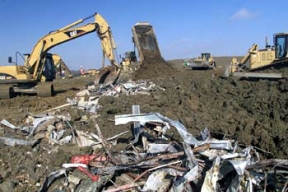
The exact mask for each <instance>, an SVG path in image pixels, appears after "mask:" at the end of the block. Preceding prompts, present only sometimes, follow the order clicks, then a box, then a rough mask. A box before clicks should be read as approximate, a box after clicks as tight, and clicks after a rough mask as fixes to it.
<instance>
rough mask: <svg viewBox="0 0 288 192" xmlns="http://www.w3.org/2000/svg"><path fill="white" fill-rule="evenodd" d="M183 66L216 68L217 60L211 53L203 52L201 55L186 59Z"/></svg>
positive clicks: (193, 68)
mask: <svg viewBox="0 0 288 192" xmlns="http://www.w3.org/2000/svg"><path fill="white" fill-rule="evenodd" d="M183 66H184V67H189V68H191V69H192V70H207V69H214V67H216V62H215V60H214V58H213V57H212V56H211V53H201V57H197V58H193V59H189V60H186V61H184V63H183Z"/></svg>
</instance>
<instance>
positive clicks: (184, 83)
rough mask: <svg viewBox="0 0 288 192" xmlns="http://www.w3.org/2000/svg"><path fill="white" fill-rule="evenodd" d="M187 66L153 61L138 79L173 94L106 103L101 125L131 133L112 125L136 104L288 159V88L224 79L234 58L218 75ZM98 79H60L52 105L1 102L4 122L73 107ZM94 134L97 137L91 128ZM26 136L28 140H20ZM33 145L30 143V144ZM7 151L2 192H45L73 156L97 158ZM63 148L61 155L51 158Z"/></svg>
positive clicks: (43, 147)
mask: <svg viewBox="0 0 288 192" xmlns="http://www.w3.org/2000/svg"><path fill="white" fill-rule="evenodd" d="M182 61H183V60H172V61H168V62H164V61H161V62H155V61H149V62H148V63H146V64H145V67H143V68H141V69H140V70H139V71H137V73H136V74H135V77H134V80H138V79H149V80H150V81H153V82H154V83H156V84H157V85H159V86H161V87H163V88H165V91H157V92H155V93H152V94H151V95H134V96H124V95H122V96H120V97H117V98H115V97H112V96H110V97H102V98H101V99H100V104H101V105H102V106H103V107H102V108H101V110H100V112H99V113H100V116H99V118H98V124H99V126H100V128H101V130H102V132H103V134H104V136H105V137H108V136H113V135H115V134H116V133H120V132H122V131H125V130H129V128H130V126H128V125H122V126H115V125H114V123H113V121H111V119H114V115H116V114H127V113H131V107H132V105H136V104H137V105H140V107H141V112H144V113H145V112H158V113H160V114H162V115H164V116H167V117H169V118H171V119H173V120H179V121H180V122H181V123H182V124H184V125H185V126H186V127H187V129H188V130H189V132H191V133H192V134H199V132H200V131H201V130H203V129H204V128H205V127H207V128H208V129H209V130H210V131H211V133H212V134H213V135H214V136H217V137H218V138H220V139H221V138H223V137H229V138H232V139H236V140H237V141H238V142H239V143H240V144H248V145H253V146H256V147H258V148H259V149H261V151H263V152H261V155H262V156H263V157H264V158H287V157H288V149H287V148H288V140H287V127H288V125H287V122H288V99H287V98H288V81H287V80H273V81H271V80H253V81H248V80H245V79H244V80H239V79H235V78H228V79H227V78H221V77H220V76H221V75H222V74H223V71H224V66H225V65H226V64H228V63H229V61H230V58H229V57H227V58H224V57H222V58H216V62H217V68H216V69H215V70H209V71H192V70H187V69H184V68H183V67H182ZM91 81H93V77H85V78H72V79H64V80H63V79H60V80H57V81H56V82H55V88H56V90H57V91H58V94H57V95H55V96H54V97H51V98H39V97H36V96H21V97H16V98H12V99H9V100H0V107H1V110H0V120H2V119H6V120H8V121H9V122H11V123H13V124H15V125H21V124H23V120H24V119H25V115H26V114H27V113H32V114H37V113H39V112H42V111H45V110H47V109H50V108H52V107H57V106H59V105H62V104H65V103H66V98H67V97H68V98H73V97H74V96H75V94H76V93H77V92H79V90H81V89H83V88H84V85H86V84H87V83H89V82H91ZM68 112H69V113H71V116H72V119H73V120H75V123H74V126H76V127H78V128H79V129H81V127H80V123H79V119H80V118H81V116H82V115H83V112H82V111H80V110H76V109H73V110H72V109H69V110H68ZM0 128H1V129H0V136H10V137H14V136H16V135H17V137H19V133H16V132H13V131H11V130H9V129H7V128H5V127H4V126H0ZM85 129H87V130H89V131H90V132H94V133H96V131H95V127H94V125H93V123H92V122H89V126H88V128H87V127H86V128H85ZM20 135H21V134H20ZM24 138H25V137H24ZM0 146H1V151H0V164H1V166H0V189H1V190H2V191H37V190H38V189H39V186H38V187H37V186H36V185H37V183H40V184H42V183H43V181H44V179H45V177H46V176H47V175H48V174H49V173H50V172H51V171H54V170H57V169H59V168H60V167H61V165H62V163H67V162H69V160H70V158H71V157H72V156H73V155H79V154H89V153H91V149H90V148H87V149H86V148H84V149H83V148H82V149H79V148H78V147H77V146H74V145H65V146H60V147H56V146H49V145H47V143H45V141H43V142H41V143H40V145H39V146H37V147H35V148H33V149H31V147H23V146H15V147H9V146H5V145H3V144H1V145H0ZM51 149H55V150H56V151H57V152H56V153H51V154H48V153H47V151H48V150H51Z"/></svg>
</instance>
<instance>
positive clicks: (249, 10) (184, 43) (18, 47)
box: [0, 0, 288, 69]
mask: <svg viewBox="0 0 288 192" xmlns="http://www.w3.org/2000/svg"><path fill="white" fill-rule="evenodd" d="M287 6H288V1H286V0H277V1H258V0H205V1H203V0H182V1H181V0H179V1H176V0H174V1H172V0H166V1H164V0H154V1H153V0H146V1H144V0H109V1H105V0H70V1H68V0H0V24H1V35H0V51H1V57H0V65H7V64H8V61H7V58H8V56H13V57H15V56H14V55H15V52H16V51H19V52H21V53H29V52H31V51H32V49H33V47H34V45H35V44H36V42H37V41H38V40H39V39H40V38H41V37H42V36H44V35H46V34H47V33H48V32H49V31H52V30H56V29H59V28H61V27H64V26H66V25H68V24H70V23H72V22H74V21H76V20H78V19H81V18H85V17H87V16H89V15H92V14H93V13H95V12H97V13H99V14H101V15H102V16H103V17H104V18H105V19H106V20H107V21H108V23H109V25H110V27H111V29H112V32H113V35H114V39H115V41H116V44H117V53H118V55H119V54H124V52H125V51H128V50H133V44H132V41H131V37H132V32H131V28H132V26H133V25H134V24H135V23H136V22H139V21H147V22H149V23H151V24H152V25H153V27H154V31H155V33H156V35H157V39H158V43H159V46H160V49H161V53H162V55H163V57H164V58H165V59H166V60H169V59H178V58H189V57H196V56H198V55H199V54H200V53H201V52H211V53H212V54H213V55H215V56H224V55H227V56H230V55H244V54H246V52H247V50H248V49H249V48H250V47H251V45H252V44H253V43H257V44H258V45H259V46H260V47H264V46H265V37H266V36H268V40H269V41H270V43H272V41H273V34H274V33H276V32H288V29H287V28H288V23H287V19H286V18H288V11H287V10H286V9H287V8H286V7H287ZM89 22H93V19H92V20H89ZM50 52H53V53H57V54H59V55H61V57H62V58H63V60H64V61H65V62H66V64H67V65H68V66H69V67H70V68H71V69H79V67H80V65H83V66H84V68H86V69H87V68H100V67H101V60H102V52H101V44H100V41H99V39H98V37H97V36H96V34H95V33H91V34H88V35H86V36H82V37H80V38H77V39H75V40H72V41H69V42H67V43H64V44H61V45H59V46H57V47H54V48H53V49H51V50H50Z"/></svg>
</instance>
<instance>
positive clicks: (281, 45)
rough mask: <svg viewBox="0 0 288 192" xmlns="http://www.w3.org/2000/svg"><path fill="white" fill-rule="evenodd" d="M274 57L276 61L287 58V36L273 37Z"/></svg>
mask: <svg viewBox="0 0 288 192" xmlns="http://www.w3.org/2000/svg"><path fill="white" fill-rule="evenodd" d="M274 41H275V57H276V58H277V59H281V58H285V57H287V51H288V34H283V35H275V36H274Z"/></svg>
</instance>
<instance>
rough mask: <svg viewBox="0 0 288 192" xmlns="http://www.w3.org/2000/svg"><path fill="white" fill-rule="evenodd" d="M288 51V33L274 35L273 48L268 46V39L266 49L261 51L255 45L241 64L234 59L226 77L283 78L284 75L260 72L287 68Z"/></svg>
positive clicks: (226, 72)
mask: <svg viewBox="0 0 288 192" xmlns="http://www.w3.org/2000/svg"><path fill="white" fill-rule="evenodd" d="M287 51H288V33H276V34H274V45H273V46H271V45H269V44H268V40H267V37H266V47H265V49H259V48H258V45H257V44H253V45H252V47H251V48H250V49H249V50H248V53H247V54H246V55H245V56H244V57H243V59H242V60H241V61H240V62H238V61H237V59H236V58H233V59H232V61H231V65H230V66H229V67H228V68H227V69H226V71H225V76H238V77H255V78H257V77H259V78H282V77H283V74H280V73H271V72H269V73H268V72H265V73H263V72H258V71H260V70H263V69H267V68H272V67H273V68H275V67H277V68H279V67H280V68H281V67H285V64H287V61H288V56H287Z"/></svg>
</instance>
